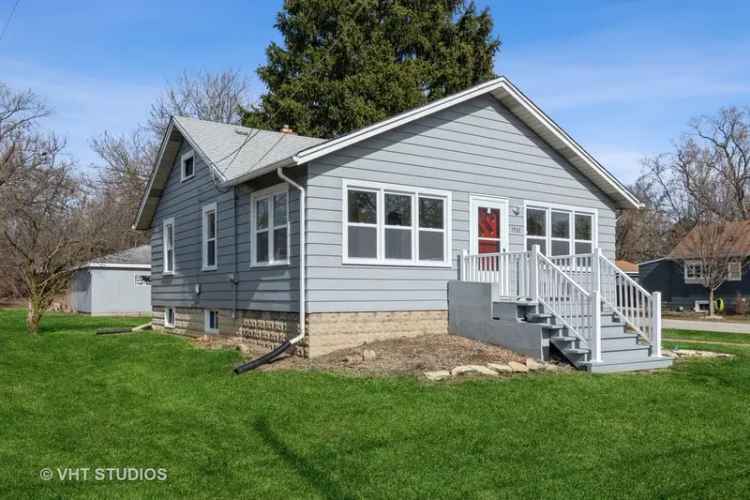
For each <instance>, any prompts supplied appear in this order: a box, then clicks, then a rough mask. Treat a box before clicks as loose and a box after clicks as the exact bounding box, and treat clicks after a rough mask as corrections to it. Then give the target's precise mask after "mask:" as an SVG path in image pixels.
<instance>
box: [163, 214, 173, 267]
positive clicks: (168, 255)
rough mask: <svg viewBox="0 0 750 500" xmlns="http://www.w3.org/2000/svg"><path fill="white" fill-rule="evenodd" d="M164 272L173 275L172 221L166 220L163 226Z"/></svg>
mask: <svg viewBox="0 0 750 500" xmlns="http://www.w3.org/2000/svg"><path fill="white" fill-rule="evenodd" d="M163 233H164V234H163V237H164V242H163V247H164V255H163V258H164V272H165V273H166V274H171V273H174V219H167V220H165V221H164V226H163Z"/></svg>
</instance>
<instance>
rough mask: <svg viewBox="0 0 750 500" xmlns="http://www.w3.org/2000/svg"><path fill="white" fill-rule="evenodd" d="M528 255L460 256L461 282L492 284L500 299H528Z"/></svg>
mask: <svg viewBox="0 0 750 500" xmlns="http://www.w3.org/2000/svg"><path fill="white" fill-rule="evenodd" d="M528 260H529V253H528V252H501V253H482V254H476V255H470V254H468V253H467V252H465V251H464V253H463V255H462V256H461V280H462V281H475V282H479V283H493V284H495V286H496V287H497V293H498V295H499V296H500V297H512V298H514V299H517V298H526V297H529V264H528Z"/></svg>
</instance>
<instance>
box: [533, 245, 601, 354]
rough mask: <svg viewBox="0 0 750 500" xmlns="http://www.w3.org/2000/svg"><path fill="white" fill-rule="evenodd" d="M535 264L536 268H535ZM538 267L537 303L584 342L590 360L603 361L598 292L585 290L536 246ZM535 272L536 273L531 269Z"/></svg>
mask: <svg viewBox="0 0 750 500" xmlns="http://www.w3.org/2000/svg"><path fill="white" fill-rule="evenodd" d="M535 264H536V265H535ZM531 266H532V269H534V267H535V268H536V282H537V284H538V285H537V290H536V291H537V292H538V295H537V297H536V298H537V300H538V301H539V302H540V303H541V304H543V305H544V309H545V311H549V312H550V313H552V314H553V315H555V317H557V318H558V319H559V320H560V321H561V322H562V323H563V324H564V325H565V326H567V327H568V334H569V335H574V336H576V337H578V338H580V339H582V340H583V341H584V342H585V343H586V345H587V347H588V348H589V349H590V350H591V361H594V362H599V361H601V359H602V358H601V302H600V298H599V292H598V291H596V290H594V291H592V292H591V293H589V292H588V291H586V289H584V288H583V287H582V286H581V285H580V284H578V283H577V282H576V280H574V279H573V278H571V277H570V276H568V274H567V273H566V272H565V271H564V270H563V269H561V268H560V267H559V266H557V265H556V264H555V263H554V262H553V261H552V259H550V258H548V257H546V256H544V255H543V254H542V253H541V252H540V251H539V247H538V246H537V245H534V247H533V249H532V251H531ZM532 272H533V270H532Z"/></svg>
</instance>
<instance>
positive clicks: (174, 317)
mask: <svg viewBox="0 0 750 500" xmlns="http://www.w3.org/2000/svg"><path fill="white" fill-rule="evenodd" d="M169 311H172V321H171V322H170V321H169ZM176 322H177V310H176V309H175V308H174V307H165V308H164V328H174V325H175V323H176Z"/></svg>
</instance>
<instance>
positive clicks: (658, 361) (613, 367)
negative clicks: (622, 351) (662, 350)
mask: <svg viewBox="0 0 750 500" xmlns="http://www.w3.org/2000/svg"><path fill="white" fill-rule="evenodd" d="M579 366H580V367H582V368H584V369H586V370H588V371H590V372H592V373H612V372H628V371H637V370H655V369H658V368H669V367H670V366H672V359H671V358H667V357H664V356H660V357H657V356H652V357H650V358H646V359H641V360H637V361H601V362H598V363H595V362H593V361H584V362H581V363H580V364H579Z"/></svg>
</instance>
